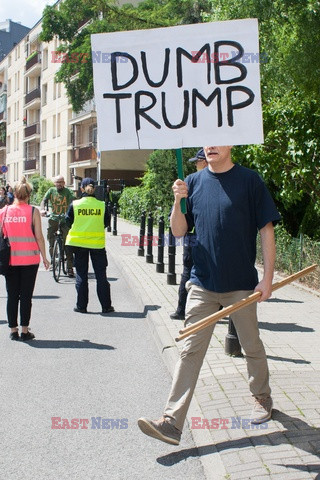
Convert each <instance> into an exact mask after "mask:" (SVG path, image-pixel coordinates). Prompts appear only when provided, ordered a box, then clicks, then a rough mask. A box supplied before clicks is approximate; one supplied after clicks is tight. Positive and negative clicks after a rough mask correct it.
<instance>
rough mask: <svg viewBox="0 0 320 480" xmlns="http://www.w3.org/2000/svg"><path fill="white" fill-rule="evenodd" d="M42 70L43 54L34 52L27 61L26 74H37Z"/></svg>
mask: <svg viewBox="0 0 320 480" xmlns="http://www.w3.org/2000/svg"><path fill="white" fill-rule="evenodd" d="M40 70H41V55H40V53H39V52H34V53H33V54H32V56H31V58H29V59H28V60H27V61H26V70H25V74H26V75H28V76H30V75H37V74H38V73H39V72H40Z"/></svg>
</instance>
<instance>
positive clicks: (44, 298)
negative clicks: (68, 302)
mask: <svg viewBox="0 0 320 480" xmlns="http://www.w3.org/2000/svg"><path fill="white" fill-rule="evenodd" d="M56 298H61V297H59V295H33V297H32V300H52V299H56Z"/></svg>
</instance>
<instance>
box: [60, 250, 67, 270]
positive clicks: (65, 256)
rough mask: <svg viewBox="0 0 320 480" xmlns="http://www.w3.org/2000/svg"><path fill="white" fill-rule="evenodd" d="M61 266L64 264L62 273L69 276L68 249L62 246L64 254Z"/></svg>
mask: <svg viewBox="0 0 320 480" xmlns="http://www.w3.org/2000/svg"><path fill="white" fill-rule="evenodd" d="M61 264H62V271H63V273H64V274H65V275H67V272H68V270H67V255H66V249H65V248H64V247H63V246H62V254H61Z"/></svg>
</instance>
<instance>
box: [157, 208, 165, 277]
mask: <svg viewBox="0 0 320 480" xmlns="http://www.w3.org/2000/svg"><path fill="white" fill-rule="evenodd" d="M163 251H164V218H163V217H160V220H159V229H158V261H157V265H156V272H158V273H163V272H164V263H163Z"/></svg>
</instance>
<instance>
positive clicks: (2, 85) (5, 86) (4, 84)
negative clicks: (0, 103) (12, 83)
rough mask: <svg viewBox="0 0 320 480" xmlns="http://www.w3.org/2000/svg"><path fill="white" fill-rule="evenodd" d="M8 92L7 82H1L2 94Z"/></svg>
mask: <svg viewBox="0 0 320 480" xmlns="http://www.w3.org/2000/svg"><path fill="white" fill-rule="evenodd" d="M6 92H7V84H6V83H1V82H0V95H2V94H3V93H6Z"/></svg>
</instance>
